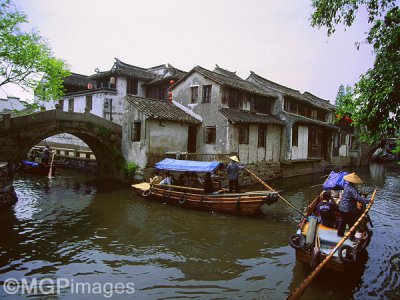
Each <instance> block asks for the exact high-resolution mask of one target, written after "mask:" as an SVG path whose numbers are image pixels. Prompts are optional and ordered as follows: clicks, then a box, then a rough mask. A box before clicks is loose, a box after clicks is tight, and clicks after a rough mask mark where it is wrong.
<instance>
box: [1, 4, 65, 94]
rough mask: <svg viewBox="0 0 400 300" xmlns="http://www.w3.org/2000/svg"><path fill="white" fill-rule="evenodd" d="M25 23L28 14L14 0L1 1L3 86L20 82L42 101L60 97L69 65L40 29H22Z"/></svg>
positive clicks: (19, 83)
mask: <svg viewBox="0 0 400 300" xmlns="http://www.w3.org/2000/svg"><path fill="white" fill-rule="evenodd" d="M25 23H28V17H27V16H26V14H24V13H23V12H21V11H19V10H18V9H17V8H16V7H15V5H13V3H12V2H11V0H0V88H1V86H3V85H5V84H7V83H11V84H17V85H19V86H20V87H22V88H23V89H25V90H27V91H34V92H35V94H36V95H37V96H38V97H39V98H40V99H42V100H49V99H51V98H53V99H58V98H60V96H62V95H63V90H64V85H63V82H64V81H63V79H64V78H65V77H67V76H68V75H70V72H69V71H68V67H67V65H66V63H65V62H64V61H63V60H61V59H58V58H56V57H54V56H53V54H52V52H51V49H50V47H49V46H48V45H47V43H46V41H45V40H44V39H43V38H42V37H41V36H40V35H39V33H38V32H37V31H35V30H32V31H31V32H26V31H24V30H23V29H22V25H23V24H25Z"/></svg>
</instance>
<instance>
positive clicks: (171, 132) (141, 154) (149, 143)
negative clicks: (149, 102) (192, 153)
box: [122, 103, 188, 168]
mask: <svg viewBox="0 0 400 300" xmlns="http://www.w3.org/2000/svg"><path fill="white" fill-rule="evenodd" d="M138 120H140V121H141V122H142V123H141V134H140V135H141V140H140V142H133V141H132V140H131V136H132V123H133V122H134V121H138ZM187 138H188V125H187V124H183V123H178V122H171V121H160V120H152V119H150V120H149V119H147V118H146V117H145V116H144V115H143V114H142V113H141V112H140V111H138V110H137V109H136V108H135V107H133V106H132V105H131V104H129V103H127V104H126V113H125V116H124V123H123V126H122V153H123V155H124V158H125V159H126V160H127V161H131V162H135V163H137V164H138V165H139V166H140V167H141V168H144V167H145V166H146V164H147V153H165V152H172V151H173V152H176V151H177V150H180V151H182V152H185V151H186V149H187Z"/></svg>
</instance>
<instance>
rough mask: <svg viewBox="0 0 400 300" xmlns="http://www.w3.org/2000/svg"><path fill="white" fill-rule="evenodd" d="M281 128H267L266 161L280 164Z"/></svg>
mask: <svg viewBox="0 0 400 300" xmlns="http://www.w3.org/2000/svg"><path fill="white" fill-rule="evenodd" d="M281 132H282V130H281V126H277V125H268V126H267V139H266V155H265V160H266V161H272V162H278V161H280V153H281V144H282V143H281Z"/></svg>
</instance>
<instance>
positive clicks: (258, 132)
mask: <svg viewBox="0 0 400 300" xmlns="http://www.w3.org/2000/svg"><path fill="white" fill-rule="evenodd" d="M171 92H172V95H173V96H172V98H173V103H174V104H175V105H176V106H178V107H180V108H181V109H183V110H185V111H189V112H190V114H192V115H194V116H198V119H201V120H202V122H201V124H200V126H190V127H189V139H188V148H187V151H188V152H196V153H204V154H212V153H214V154H226V155H237V156H239V157H240V160H241V162H242V163H244V164H250V163H257V162H261V161H269V162H279V161H280V159H281V154H282V153H281V147H282V138H281V137H282V132H283V128H284V125H285V123H284V122H283V121H282V120H280V119H279V118H278V117H277V115H276V112H277V110H278V105H279V104H278V103H277V93H276V92H274V91H268V90H266V89H263V88H260V87H259V86H257V85H255V84H254V83H252V82H249V81H246V80H243V79H241V78H240V77H238V76H237V75H236V74H235V73H234V72H229V71H227V70H224V69H222V68H220V67H218V66H217V67H216V68H215V70H214V71H210V70H207V69H205V68H202V67H200V66H197V67H194V68H193V69H192V70H191V71H189V72H188V73H187V74H186V75H185V76H183V77H182V78H181V79H180V80H178V81H177V82H176V83H175V84H174V85H173V86H172V87H171Z"/></svg>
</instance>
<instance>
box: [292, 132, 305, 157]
mask: <svg viewBox="0 0 400 300" xmlns="http://www.w3.org/2000/svg"><path fill="white" fill-rule="evenodd" d="M298 128H299V130H298V132H299V137H298V145H297V146H292V160H298V159H307V155H308V127H307V126H301V125H299V127H298ZM292 132H293V130H292Z"/></svg>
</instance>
